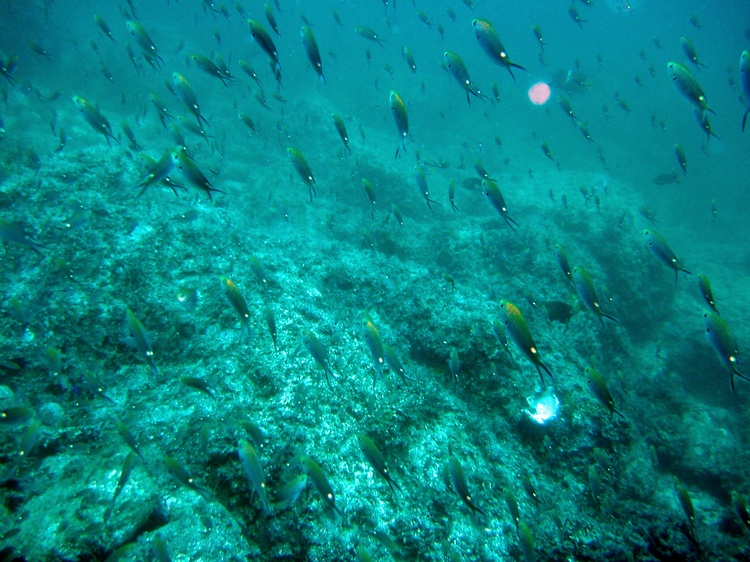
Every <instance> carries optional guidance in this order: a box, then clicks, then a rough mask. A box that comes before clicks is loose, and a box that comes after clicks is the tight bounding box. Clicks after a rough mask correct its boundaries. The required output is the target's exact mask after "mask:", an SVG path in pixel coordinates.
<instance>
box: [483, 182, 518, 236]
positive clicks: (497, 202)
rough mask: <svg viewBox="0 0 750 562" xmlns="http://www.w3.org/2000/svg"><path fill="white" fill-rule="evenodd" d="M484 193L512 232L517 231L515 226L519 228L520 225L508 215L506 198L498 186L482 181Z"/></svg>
mask: <svg viewBox="0 0 750 562" xmlns="http://www.w3.org/2000/svg"><path fill="white" fill-rule="evenodd" d="M482 193H483V194H484V195H485V196H486V197H487V200H488V201H489V202H490V203H491V204H492V206H493V207H494V208H495V210H497V212H498V213H500V216H501V217H503V220H504V221H505V224H507V225H508V227H509V228H510V229H511V230H513V231H515V230H516V229H515V228H513V225H515V226H516V227H518V223H517V222H516V221H515V220H513V219H512V218H511V216H510V215H509V214H508V208H507V206H506V205H505V198H504V197H503V194H502V192H501V191H500V188H499V187H498V186H497V184H496V183H495V182H494V181H491V180H487V179H485V180H482Z"/></svg>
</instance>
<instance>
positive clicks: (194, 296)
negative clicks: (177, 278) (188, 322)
mask: <svg viewBox="0 0 750 562" xmlns="http://www.w3.org/2000/svg"><path fill="white" fill-rule="evenodd" d="M175 297H176V298H177V302H179V303H180V304H181V305H182V306H184V307H185V310H195V308H196V307H197V306H198V290H197V289H194V288H192V287H181V288H180V289H178V290H177V292H176V293H175Z"/></svg>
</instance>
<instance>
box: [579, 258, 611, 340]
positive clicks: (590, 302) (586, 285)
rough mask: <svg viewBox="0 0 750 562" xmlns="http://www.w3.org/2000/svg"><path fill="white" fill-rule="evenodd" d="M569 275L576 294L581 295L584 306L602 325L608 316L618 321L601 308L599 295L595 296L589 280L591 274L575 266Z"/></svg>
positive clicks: (592, 283) (592, 285)
mask: <svg viewBox="0 0 750 562" xmlns="http://www.w3.org/2000/svg"><path fill="white" fill-rule="evenodd" d="M571 275H572V278H573V283H574V284H575V286H576V289H577V290H578V296H579V297H581V301H583V304H584V305H585V306H586V308H588V309H589V310H590V311H591V312H593V313H594V314H596V315H597V317H598V318H599V321H600V322H601V323H602V326H604V319H605V318H608V319H609V320H612V321H613V322H616V323H618V324H619V323H620V321H619V320H618V319H617V318H615V317H614V316H610V315H609V314H606V313H605V312H604V310H602V305H601V303H600V302H599V297H598V296H597V294H596V289H595V288H594V282H593V281H592V280H591V276H590V275H589V273H588V271H586V270H585V269H584V268H582V267H580V266H576V267H574V268H573V271H572V272H571Z"/></svg>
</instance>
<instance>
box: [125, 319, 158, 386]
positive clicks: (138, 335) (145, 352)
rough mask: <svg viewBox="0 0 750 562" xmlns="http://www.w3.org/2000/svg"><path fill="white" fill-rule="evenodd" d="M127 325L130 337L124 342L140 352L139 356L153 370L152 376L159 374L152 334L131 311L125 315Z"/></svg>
mask: <svg viewBox="0 0 750 562" xmlns="http://www.w3.org/2000/svg"><path fill="white" fill-rule="evenodd" d="M125 324H126V329H127V334H128V335H127V337H125V338H124V340H123V341H124V342H125V343H126V344H128V345H130V346H131V347H133V348H134V349H135V350H136V351H137V352H138V356H139V357H140V358H141V359H142V360H143V361H144V362H145V363H146V364H147V365H148V366H149V367H150V368H151V373H152V374H154V375H156V374H158V371H157V369H156V364H155V363H154V351H153V349H152V348H151V334H149V333H148V332H147V331H146V328H144V326H143V324H142V323H141V321H140V320H138V318H137V317H136V315H135V314H134V313H133V311H132V310H130V309H128V310H127V312H126V314H125Z"/></svg>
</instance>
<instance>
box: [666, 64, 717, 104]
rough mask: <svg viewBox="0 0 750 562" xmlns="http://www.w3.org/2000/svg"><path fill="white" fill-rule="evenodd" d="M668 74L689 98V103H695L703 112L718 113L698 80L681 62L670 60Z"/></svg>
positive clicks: (680, 91) (683, 94) (682, 93)
mask: <svg viewBox="0 0 750 562" xmlns="http://www.w3.org/2000/svg"><path fill="white" fill-rule="evenodd" d="M667 74H669V79H670V80H672V83H673V84H674V86H675V88H677V91H678V92H679V93H680V95H681V96H682V97H683V98H685V100H687V102H688V103H690V104H692V105H694V106H695V107H696V108H697V109H698V110H699V111H700V112H701V114H703V113H705V112H706V111H708V112H709V113H713V114H716V112H715V111H714V110H713V109H711V108H710V107H709V106H708V101H707V100H706V95H705V94H704V93H703V88H701V86H700V84H698V81H697V80H696V79H695V78H694V77H693V75H692V74H690V71H689V70H688V69H687V68H685V67H684V66H682V65H681V64H679V63H676V62H674V61H670V62H668V63H667Z"/></svg>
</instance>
